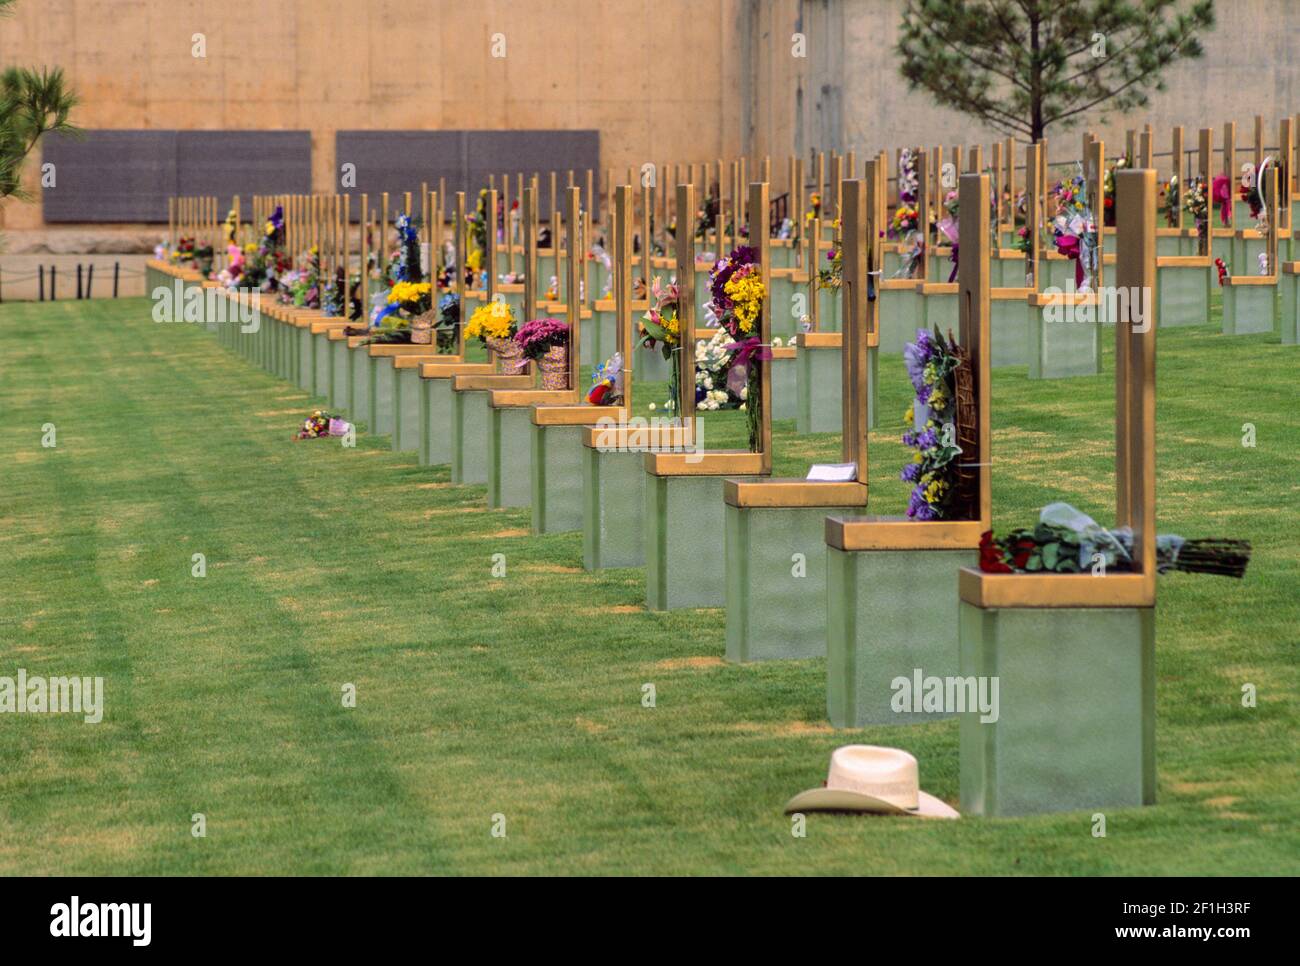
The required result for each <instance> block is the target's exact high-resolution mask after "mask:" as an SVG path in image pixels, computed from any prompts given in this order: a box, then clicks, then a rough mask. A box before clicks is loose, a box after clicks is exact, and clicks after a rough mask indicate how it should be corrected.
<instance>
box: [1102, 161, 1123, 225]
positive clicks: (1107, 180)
mask: <svg viewBox="0 0 1300 966" xmlns="http://www.w3.org/2000/svg"><path fill="white" fill-rule="evenodd" d="M1128 166H1129V161H1128V155H1127V154H1121V155H1120V156H1119V157H1118V158H1116V159H1115V163H1114V164H1112V165H1111V166H1110V167H1109V168H1107V169H1106V174H1105V175H1104V176H1103V177H1102V183H1101V194H1102V198H1103V199H1104V201H1103V202H1102V205H1103V209H1104V211H1103V218H1104V219H1105V225H1106V227H1107V228H1113V227H1115V172H1116V171H1120V170H1122V169H1124V168H1127V167H1128Z"/></svg>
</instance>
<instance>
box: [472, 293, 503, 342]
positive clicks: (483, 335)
mask: <svg viewBox="0 0 1300 966" xmlns="http://www.w3.org/2000/svg"><path fill="white" fill-rule="evenodd" d="M514 334H515V313H514V310H513V309H511V308H510V306H509V305H507V304H506V303H505V302H502V301H499V300H496V299H494V300H492V301H491V302H487V303H485V304H483V305H480V306H479V307H478V308H476V309H475V310H474V313H473V314H472V315H471V316H470V317H469V322H467V323H466V324H465V337H466V338H468V339H508V338H510V337H511V336H512V335H514Z"/></svg>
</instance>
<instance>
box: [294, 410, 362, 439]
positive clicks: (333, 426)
mask: <svg viewBox="0 0 1300 966" xmlns="http://www.w3.org/2000/svg"><path fill="white" fill-rule="evenodd" d="M350 429H352V424H351V423H349V422H345V421H344V420H342V419H340V418H339V417H337V416H333V415H331V414H330V413H328V412H326V411H325V410H323V409H317V410H316V411H315V412H313V413H312V414H311V415H310V416H308V417H307V418H306V419H304V420H303V422H302V429H300V430H298V435H297V436H295V437H294V439H321V438H322V437H325V436H346V435H347V434H348V431H349V430H350Z"/></svg>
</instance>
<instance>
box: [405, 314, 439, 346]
mask: <svg viewBox="0 0 1300 966" xmlns="http://www.w3.org/2000/svg"><path fill="white" fill-rule="evenodd" d="M435 321H436V318H435V313H434V312H432V311H429V312H424V313H422V314H420V315H417V316H416V317H415V318H414V319H412V320H411V344H412V345H432V344H433V325H434V322H435Z"/></svg>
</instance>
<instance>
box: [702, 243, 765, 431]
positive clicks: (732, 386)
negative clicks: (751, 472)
mask: <svg viewBox="0 0 1300 966" xmlns="http://www.w3.org/2000/svg"><path fill="white" fill-rule="evenodd" d="M757 258H758V252H757V251H756V250H755V249H753V248H751V247H749V246H748V245H741V246H739V247H738V248H735V249H733V250H732V252H731V253H730V254H729V255H727V256H726V257H725V258H722V259H719V260H718V262H717V263H716V264H715V265H714V266H713V270H712V271H711V272H710V273H709V294H710V295H711V296H712V299H713V301H712V303H711V305H710V308H711V310H712V314H713V317H714V318H715V319H716V320H717V321H718V324H719V325H721V326H722V328H723V329H725V330H726V332H727V333H728V334H729V335H730V336H731V337H732V340H733V341H732V342H731V343H730V344H729V345H728V346H727V349H728V350H730V351H733V352H735V356H734V357H733V359H732V362H731V370H730V371H729V372H728V374H727V388H728V389H729V390H730V391H731V392H732V393H734V394H735V395H737V396H739V397H740V398H741V399H743V400H744V402H742V403H741V407H740V408H741V409H743V410H745V415H746V418H747V422H748V423H749V449H750V452H755V453H756V452H758V447H759V446H760V445H761V443H762V441H761V438H760V437H761V429H762V415H763V414H762V412H761V408H762V405H763V403H762V399H763V395H762V392H761V391H760V390H761V388H762V387H761V383H760V379H761V378H762V377H761V372H762V367H761V363H762V362H763V360H765V359H770V358H772V351H771V349H770V348H769V347H768V346H765V345H764V344H763V340H762V337H761V335H760V333H759V317H760V314H761V312H762V310H763V299H764V298H766V297H767V291H766V289H765V287H764V285H763V270H762V266H761V265H759V264H758V261H757Z"/></svg>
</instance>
